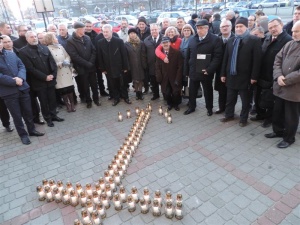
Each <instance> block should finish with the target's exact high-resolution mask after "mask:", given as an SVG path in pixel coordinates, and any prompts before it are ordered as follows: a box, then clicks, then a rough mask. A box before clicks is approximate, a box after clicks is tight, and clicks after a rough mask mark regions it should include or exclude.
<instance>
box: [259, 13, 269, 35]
mask: <svg viewBox="0 0 300 225" xmlns="http://www.w3.org/2000/svg"><path fill="white" fill-rule="evenodd" d="M268 23H269V19H268V17H267V16H261V17H259V18H258V19H257V20H256V27H262V28H264V31H265V34H267V33H268V32H269V31H268Z"/></svg>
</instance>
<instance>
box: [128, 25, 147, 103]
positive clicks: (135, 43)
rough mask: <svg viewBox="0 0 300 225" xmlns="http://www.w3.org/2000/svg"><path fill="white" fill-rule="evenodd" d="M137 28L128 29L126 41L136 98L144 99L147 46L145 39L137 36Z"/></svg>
mask: <svg viewBox="0 0 300 225" xmlns="http://www.w3.org/2000/svg"><path fill="white" fill-rule="evenodd" d="M137 34H138V33H137V30H136V29H135V28H130V29H129V30H128V41H127V42H125V47H126V50H127V55H128V61H129V66H130V74H131V77H132V82H133V86H134V89H135V92H136V100H139V99H140V100H143V99H144V97H143V93H142V88H143V84H144V83H143V80H144V78H145V72H144V71H145V69H146V68H147V56H146V47H145V44H144V42H143V41H141V40H140V38H139V37H138V36H137Z"/></svg>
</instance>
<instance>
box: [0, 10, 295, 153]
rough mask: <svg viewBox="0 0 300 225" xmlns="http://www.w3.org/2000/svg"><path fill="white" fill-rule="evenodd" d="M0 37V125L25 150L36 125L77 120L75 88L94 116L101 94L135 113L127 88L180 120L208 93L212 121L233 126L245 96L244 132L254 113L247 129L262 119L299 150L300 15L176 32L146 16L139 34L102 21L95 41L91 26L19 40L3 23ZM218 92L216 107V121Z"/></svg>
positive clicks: (202, 24)
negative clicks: (62, 112) (61, 111)
mask: <svg viewBox="0 0 300 225" xmlns="http://www.w3.org/2000/svg"><path fill="white" fill-rule="evenodd" d="M0 32H1V35H2V36H1V37H0V116H1V121H2V124H3V126H4V127H5V128H6V131H7V132H12V131H13V128H12V126H11V125H10V122H9V118H10V115H11V117H12V118H13V121H14V124H15V128H16V130H17V132H18V134H19V136H20V138H21V141H22V143H23V144H30V143H31V141H30V139H29V137H28V136H42V135H44V133H41V132H39V131H37V130H36V129H35V125H34V123H36V124H45V123H46V124H47V125H48V126H49V127H53V126H54V123H53V121H57V122H63V121H64V119H63V118H60V117H58V116H57V112H58V111H57V110H58V108H61V106H62V105H64V106H65V107H66V110H67V112H70V113H72V112H75V111H76V104H77V95H76V92H75V87H76V86H77V91H78V94H79V96H78V97H79V99H80V102H81V103H86V107H87V108H88V109H89V108H91V107H92V106H93V102H94V104H95V105H96V106H100V105H101V103H100V100H99V97H100V95H101V96H107V97H108V99H109V100H112V101H113V103H112V106H116V105H117V104H119V103H120V101H121V99H123V100H124V102H125V103H127V104H131V101H130V99H129V95H128V91H129V87H130V84H131V83H132V87H133V89H134V91H135V93H136V100H143V99H144V97H143V95H144V94H147V93H148V92H149V88H151V91H152V98H151V100H153V101H155V100H156V99H158V98H160V97H161V95H160V93H161V94H162V96H163V98H164V100H165V101H166V104H167V106H168V110H172V109H174V110H176V111H179V110H180V107H179V106H180V104H181V103H182V98H183V96H185V97H186V98H188V104H187V105H188V107H187V109H186V110H185V111H184V115H188V114H190V113H193V112H195V110H196V107H197V101H196V100H197V98H199V97H201V96H202V94H203V95H204V100H205V107H206V110H207V116H209V117H210V116H212V115H213V113H215V114H221V113H224V117H223V118H222V119H221V122H227V121H230V120H233V119H234V112H235V105H236V103H237V99H238V96H240V98H241V102H242V109H241V113H240V121H239V126H241V127H244V126H246V125H247V124H248V117H249V114H250V115H252V117H250V120H252V121H260V120H262V121H263V123H262V126H263V127H269V126H271V125H272V128H273V132H272V133H269V134H266V135H265V136H266V138H275V137H282V138H283V140H282V141H281V142H280V143H279V144H278V145H277V147H279V148H286V147H288V146H290V145H291V144H293V143H294V142H295V135H296V132H297V128H298V124H299V115H300V113H299V110H300V103H299V102H300V91H299V90H300V58H299V55H300V7H299V6H298V7H296V8H295V12H294V16H293V20H292V21H291V22H289V23H287V24H286V25H284V24H283V22H282V21H281V19H280V18H274V19H272V20H270V21H269V20H268V17H267V16H266V15H264V13H263V12H262V11H257V13H256V14H255V15H251V16H249V18H244V17H240V16H239V15H238V13H236V12H234V11H228V12H227V14H226V18H224V19H222V20H221V17H220V15H219V14H218V13H216V14H214V15H213V16H210V15H204V16H203V17H202V18H198V16H197V14H193V15H191V20H190V21H189V22H188V23H185V21H184V19H183V18H181V17H180V18H178V19H177V23H176V26H171V24H170V20H169V19H168V18H165V19H164V20H163V22H162V26H161V27H160V26H159V25H157V24H150V25H148V24H147V22H146V20H145V18H143V17H140V18H139V19H138V23H137V26H136V27H129V25H128V21H126V20H123V21H122V22H121V30H120V31H119V32H117V33H115V32H113V31H112V27H111V25H109V24H107V22H106V21H102V27H101V32H100V33H99V34H97V33H96V32H95V31H94V30H93V29H92V23H91V22H90V21H86V22H85V23H81V22H76V23H75V24H74V32H73V33H72V34H69V33H68V29H67V26H66V25H65V24H59V25H58V26H57V27H56V26H55V25H53V24H51V25H49V26H48V27H47V32H42V33H38V34H37V33H35V32H34V31H28V30H27V26H25V25H20V26H18V38H16V37H13V36H12V35H11V29H10V27H9V25H8V24H6V23H0ZM103 76H105V77H106V80H107V88H106V87H105V85H104V80H103ZM75 83H76V85H75ZM202 89H203V90H202ZM214 89H215V90H216V91H218V106H219V107H218V109H217V110H216V111H215V112H213V99H214V97H213V90H214ZM107 90H108V91H107ZM99 92H100V93H99ZM8 111H9V112H10V115H9V113H8ZM40 113H41V114H42V117H41V116H40ZM42 118H43V119H42ZM23 120H24V121H25V124H26V126H27V131H26V130H25V127H24V123H23Z"/></svg>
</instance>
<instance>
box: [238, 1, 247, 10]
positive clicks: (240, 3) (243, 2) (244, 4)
mask: <svg viewBox="0 0 300 225" xmlns="http://www.w3.org/2000/svg"><path fill="white" fill-rule="evenodd" d="M250 4H251V3H250V2H245V1H241V2H238V3H237V4H236V5H235V6H236V7H243V8H248V9H250Z"/></svg>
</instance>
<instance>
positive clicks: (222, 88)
mask: <svg viewBox="0 0 300 225" xmlns="http://www.w3.org/2000/svg"><path fill="white" fill-rule="evenodd" d="M231 27H232V24H231V22H230V20H226V19H225V20H223V21H222V22H221V24H220V30H221V33H220V35H219V36H218V37H219V38H220V39H221V40H222V43H223V44H222V50H223V52H225V48H226V44H227V41H228V40H229V39H230V38H232V37H234V34H233V33H232V32H231ZM221 69H222V64H220V65H219V67H218V69H217V71H216V76H215V90H216V91H218V92H219V99H218V103H219V109H217V110H216V112H215V113H216V114H221V113H223V112H224V111H225V108H226V96H227V88H226V85H225V83H223V82H222V81H221Z"/></svg>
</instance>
